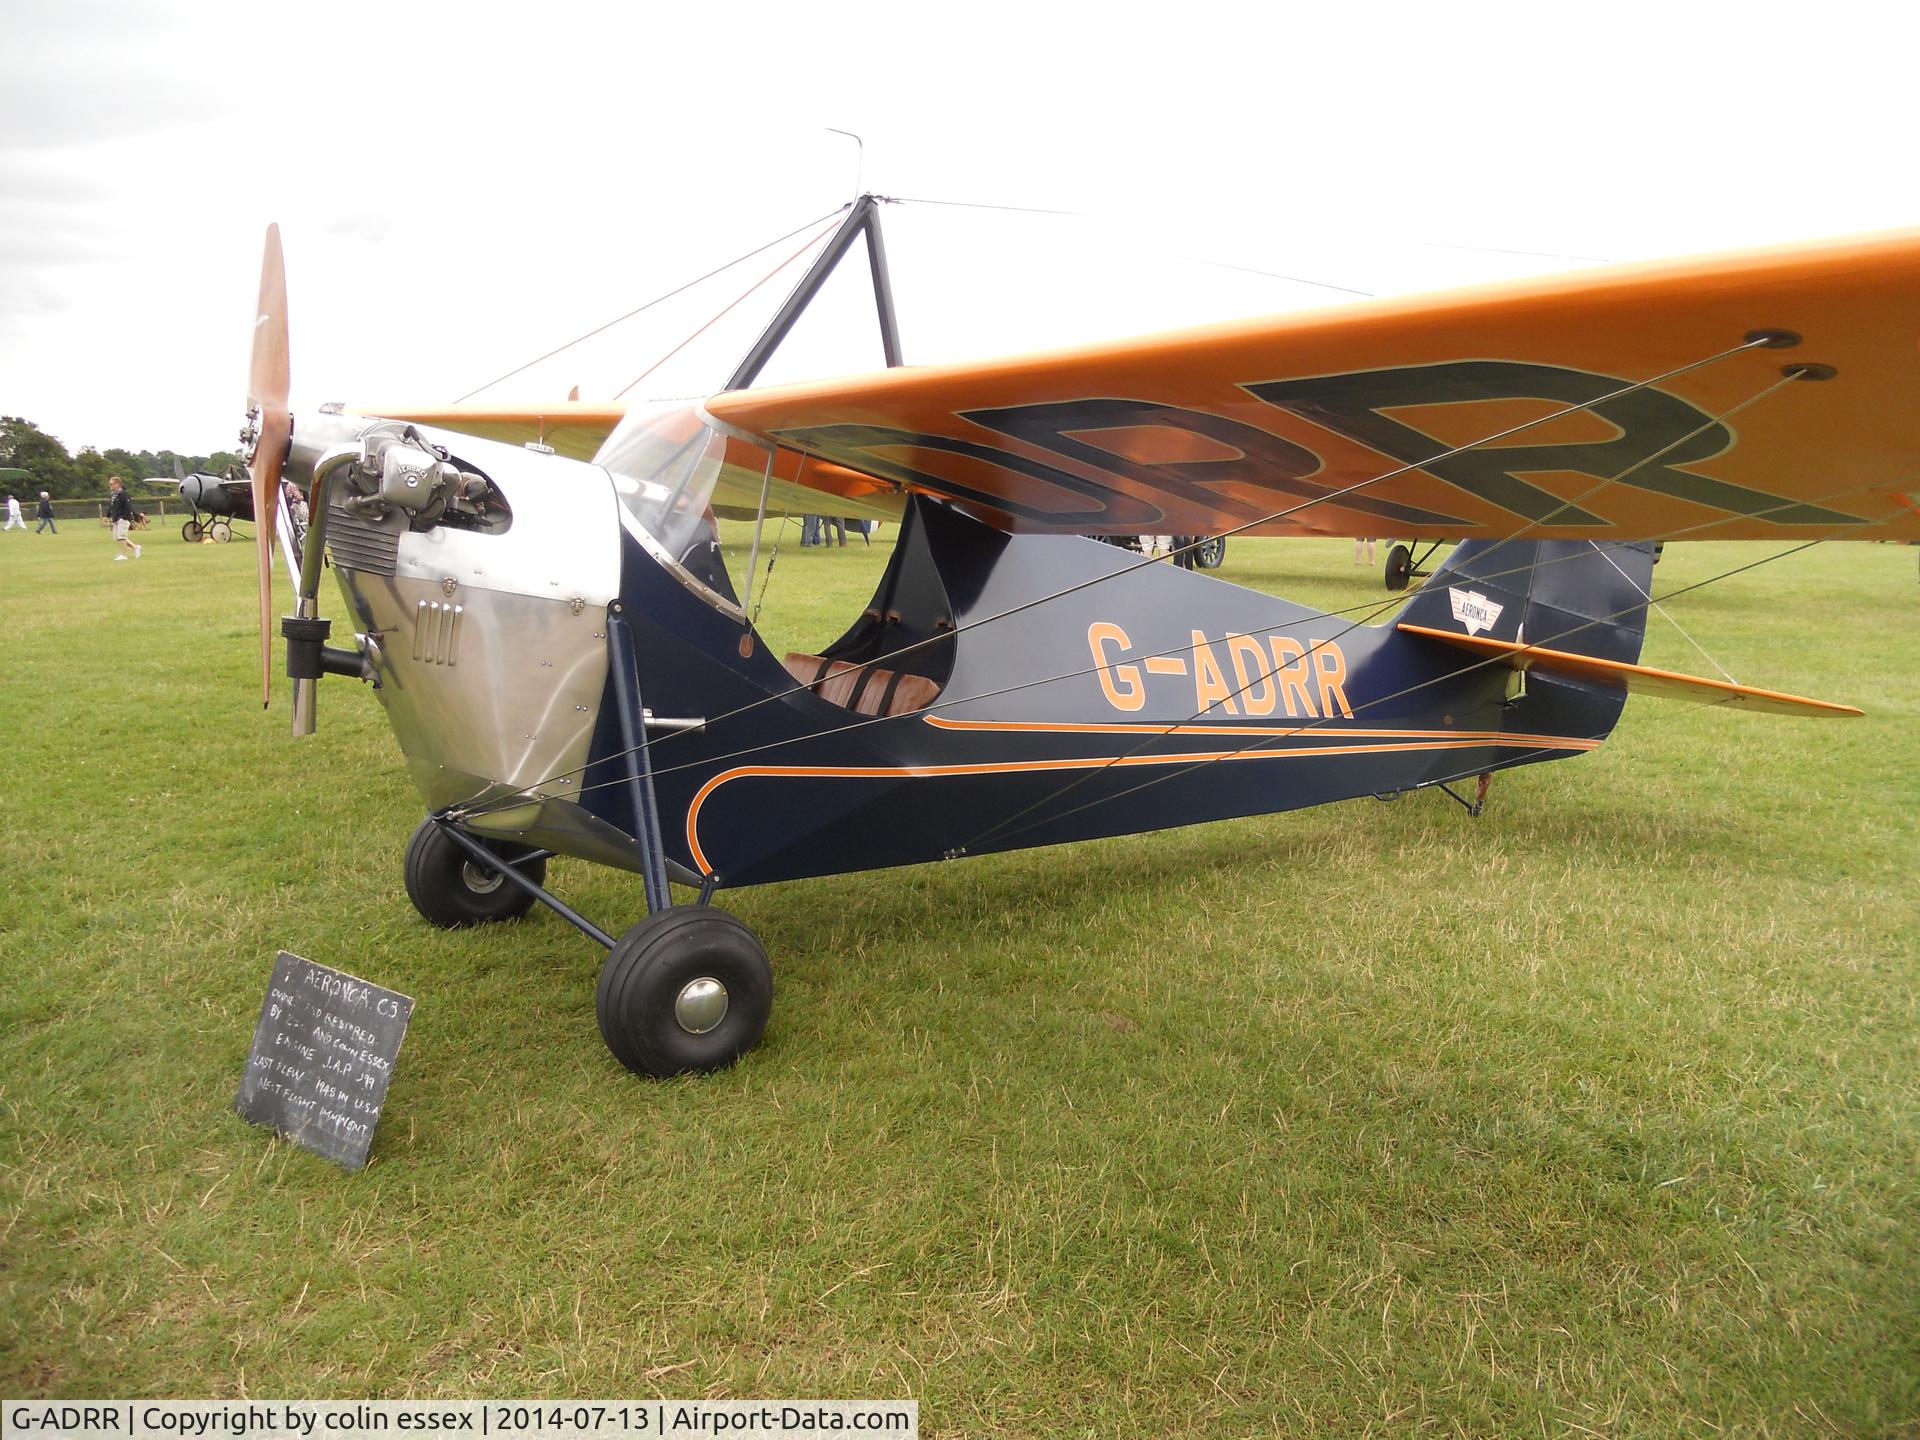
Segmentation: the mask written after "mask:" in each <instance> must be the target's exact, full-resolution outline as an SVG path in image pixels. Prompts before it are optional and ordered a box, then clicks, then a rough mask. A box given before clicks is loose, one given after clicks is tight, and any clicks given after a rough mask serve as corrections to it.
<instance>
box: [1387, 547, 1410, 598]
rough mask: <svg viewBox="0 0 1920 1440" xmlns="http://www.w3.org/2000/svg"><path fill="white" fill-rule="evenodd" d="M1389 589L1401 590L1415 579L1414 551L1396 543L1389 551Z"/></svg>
mask: <svg viewBox="0 0 1920 1440" xmlns="http://www.w3.org/2000/svg"><path fill="white" fill-rule="evenodd" d="M1386 579H1387V589H1389V590H1393V591H1396V592H1397V591H1401V590H1404V589H1406V588H1407V585H1408V584H1409V583H1410V582H1411V581H1412V579H1413V551H1411V550H1409V549H1408V548H1407V547H1406V546H1404V545H1396V546H1394V547H1393V548H1392V549H1391V550H1389V551H1387V575H1386Z"/></svg>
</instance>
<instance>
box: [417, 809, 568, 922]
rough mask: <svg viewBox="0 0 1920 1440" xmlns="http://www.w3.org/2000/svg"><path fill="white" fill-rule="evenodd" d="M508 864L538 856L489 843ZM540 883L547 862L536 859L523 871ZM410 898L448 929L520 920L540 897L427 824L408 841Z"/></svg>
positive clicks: (525, 849)
mask: <svg viewBox="0 0 1920 1440" xmlns="http://www.w3.org/2000/svg"><path fill="white" fill-rule="evenodd" d="M483 843H485V844H486V845H488V846H489V847H491V848H492V849H493V851H494V852H495V853H496V854H498V855H499V856H500V858H501V859H503V860H513V859H515V858H517V857H518V856H521V855H528V854H531V853H532V850H531V847H529V846H526V845H513V844H508V843H505V842H502V841H497V840H488V841H485V842H483ZM519 870H520V873H521V874H522V875H524V876H526V877H527V879H529V880H531V881H533V883H534V884H536V885H543V884H545V883H546V878H547V862H546V861H545V860H544V859H541V860H536V861H534V862H533V863H532V864H531V865H522V866H520V867H519ZM406 878H407V898H408V899H409V900H411V901H413V908H414V909H416V910H418V911H419V912H420V913H421V914H422V915H423V916H425V917H426V918H427V919H428V920H430V921H432V922H433V923H434V924H435V925H438V926H440V927H441V928H442V929H443V930H457V929H459V928H460V927H461V926H463V925H484V924H486V923H487V922H488V921H490V920H517V919H519V918H520V917H521V916H522V915H524V914H526V913H527V912H528V911H529V910H531V909H532V908H533V906H534V903H535V902H534V898H533V896H531V895H529V894H528V893H527V892H526V891H524V890H522V889H521V888H520V887H519V886H518V885H515V884H514V883H513V882H512V881H510V880H508V879H507V878H506V876H504V875H502V874H501V873H500V872H499V871H498V870H489V869H488V868H487V867H486V866H484V865H482V864H480V863H479V862H478V861H477V860H475V859H474V858H473V857H472V856H471V855H469V854H468V853H467V852H466V851H465V850H463V849H461V848H460V846H459V845H457V844H455V843H454V842H453V841H452V840H450V839H448V838H447V836H446V835H445V834H443V833H442V832H441V829H440V827H439V826H438V825H436V824H434V823H433V822H432V821H431V820H422V821H421V822H420V828H419V829H418V830H415V831H414V832H413V838H412V839H411V840H409V841H408V842H407V864H406Z"/></svg>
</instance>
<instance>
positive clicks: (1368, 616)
mask: <svg viewBox="0 0 1920 1440" xmlns="http://www.w3.org/2000/svg"><path fill="white" fill-rule="evenodd" d="M1916 478H1920V477H1916ZM1901 483H1904V482H1901ZM1881 488H1883V487H1882V486H1881V485H1880V484H1878V483H1876V484H1872V485H1864V486H1855V487H1852V488H1849V489H1847V490H1836V491H1834V492H1832V493H1830V494H1827V495H1821V496H1818V497H1815V498H1813V499H1811V500H1804V499H1796V500H1791V501H1786V502H1783V503H1782V504H1780V505H1778V506H1774V507H1770V508H1769V509H1766V510H1761V511H1757V512H1755V513H1754V514H1752V515H1750V516H1745V517H1742V518H1746V519H1756V520H1758V519H1765V518H1766V517H1767V516H1768V515H1770V514H1774V513H1777V512H1778V511H1781V510H1791V509H1797V508H1799V507H1800V506H1802V505H1806V504H1814V505H1830V504H1835V503H1838V502H1840V501H1843V500H1848V499H1851V498H1853V497H1855V496H1858V495H1864V494H1869V493H1873V492H1876V491H1878V490H1880V489H1881ZM1728 518H1729V517H1727V516H1724V515H1723V516H1719V517H1716V518H1714V519H1712V520H1705V521H1701V522H1699V523H1697V524H1694V525H1689V526H1684V527H1682V528H1681V529H1678V530H1673V531H1669V532H1668V533H1666V534H1665V535H1663V536H1661V537H1659V538H1660V539H1662V540H1665V541H1675V540H1682V539H1687V538H1689V537H1695V538H1710V537H1705V536H1703V535H1702V532H1707V531H1712V530H1715V529H1718V528H1720V527H1721V526H1723V525H1725V524H1727V523H1728ZM1862 528H1863V527H1861V526H1854V525H1849V526H1844V527H1836V528H1835V529H1834V530H1833V531H1832V532H1830V533H1829V534H1827V535H1824V536H1822V537H1820V538H1819V539H1818V540H1816V541H1814V542H1812V543H1815V544H1818V543H1824V542H1825V541H1827V540H1831V539H1834V538H1837V537H1838V536H1840V535H1843V534H1853V535H1858V533H1859V532H1860V530H1861V529H1862ZM1864 528H1871V526H1867V527H1864ZM1590 543H1592V545H1593V547H1594V549H1595V550H1596V551H1599V552H1600V553H1602V554H1605V553H1606V552H1607V551H1609V550H1614V549H1621V548H1624V547H1625V546H1627V545H1630V544H1636V543H1641V542H1634V541H1608V542H1605V543H1604V544H1603V543H1602V542H1599V541H1593V542H1590ZM1800 548H1803V549H1804V548H1806V547H1804V546H1802V547H1800ZM1487 553H1488V554H1491V553H1492V551H1491V550H1489V551H1488V552H1487ZM1581 553H1584V552H1569V553H1568V554H1566V555H1563V556H1560V557H1557V558H1554V559H1549V560H1545V561H1541V562H1539V563H1537V564H1535V563H1528V564H1524V565H1515V566H1511V567H1509V568H1508V569H1506V570H1495V571H1486V572H1481V573H1480V574H1478V575H1477V576H1476V577H1475V578H1476V579H1477V580H1482V581H1492V580H1500V579H1505V578H1508V577H1510V576H1514V575H1521V574H1525V573H1526V572H1528V571H1529V570H1531V571H1534V572H1536V573H1537V572H1538V571H1540V570H1544V569H1546V568H1547V567H1548V566H1550V565H1556V564H1563V563H1565V562H1566V561H1568V560H1572V559H1575V558H1578V556H1579V554H1581ZM1788 553H1792V552H1788ZM1155 563H1158V562H1155ZM1756 563H1764V562H1756ZM1741 568H1743V569H1750V568H1753V567H1752V566H1745V567H1741ZM1737 573H1739V572H1738V571H1737V570H1734V571H1728V572H1726V574H1727V575H1732V574H1737ZM1724 578H1726V576H1725V575H1723V576H1715V577H1712V578H1711V579H1710V580H1707V581H1701V582H1699V583H1698V584H1696V585H1693V586H1689V587H1688V589H1699V588H1701V587H1702V586H1704V585H1706V584H1710V583H1712V581H1713V580H1718V579H1724ZM1673 593H1674V594H1679V593H1684V592H1680V591H1676V592H1673ZM1647 598H1648V600H1649V602H1650V603H1651V602H1652V601H1653V597H1651V596H1648V597H1647ZM1661 598H1671V596H1666V597H1661ZM1403 603H1405V597H1401V596H1393V597H1390V598H1388V599H1386V600H1384V601H1379V600H1367V601H1363V602H1361V603H1360V604H1357V605H1351V606H1347V607H1344V608H1342V609H1340V610H1333V611H1314V612H1311V613H1308V614H1305V615H1301V616H1297V617H1294V618H1292V619H1289V620H1284V621H1280V622H1278V623H1276V624H1273V625H1268V626H1264V627H1262V628H1260V629H1258V630H1251V631H1248V632H1247V633H1248V634H1249V635H1250V636H1259V637H1265V636H1270V635H1276V634H1282V633H1284V632H1286V631H1289V630H1293V629H1296V628H1299V627H1300V626H1303V625H1307V624H1311V623H1313V622H1315V621H1318V620H1325V619H1337V618H1341V617H1344V616H1348V615H1361V616H1362V619H1361V621H1360V622H1359V623H1361V624H1365V623H1368V622H1369V621H1371V620H1372V619H1374V618H1376V617H1377V616H1379V615H1381V614H1384V613H1385V612H1386V611H1388V610H1391V609H1393V608H1394V607H1395V606H1398V605H1400V604H1403ZM1353 628H1355V627H1353V626H1348V627H1347V628H1346V629H1345V630H1343V631H1341V632H1340V633H1341V634H1346V633H1349V632H1350V631H1351V630H1352V629H1353ZM1537 643H1538V642H1536V644H1537ZM1195 648H1196V647H1195V646H1194V645H1185V646H1173V647H1170V648H1168V649H1165V650H1161V651H1157V652H1156V654H1158V655H1164V656H1172V655H1181V654H1191V653H1192V652H1193V650H1194V649H1195ZM1529 648H1533V647H1531V646H1530V647H1529ZM1306 653H1308V654H1311V653H1312V652H1311V651H1310V650H1309V651H1308V652H1306ZM883 658H887V657H883ZM1473 668H1476V666H1475V665H1466V666H1463V667H1461V669H1459V670H1456V671H1454V672H1451V673H1452V674H1461V673H1465V672H1466V671H1467V670H1471V669H1473ZM1096 670H1097V667H1094V666H1088V667H1086V668H1084V669H1080V670H1072V671H1064V672H1062V673H1060V674H1058V675H1048V676H1043V677H1041V678H1040V679H1037V680H1024V681H1021V682H1019V683H1017V684H1013V685H1007V686H1003V687H1001V688H999V689H997V690H984V691H979V692H977V693H975V694H971V695H960V696H951V697H942V698H940V699H938V700H936V701H935V702H934V703H933V704H931V705H929V706H927V707H926V709H925V710H923V711H919V712H916V713H917V714H933V713H938V712H940V711H943V710H950V709H957V708H958V707H960V706H962V705H973V704H978V703H979V702H980V701H982V700H993V699H998V698H1000V697H1002V696H1006V695H1012V694H1017V693H1019V692H1021V691H1025V690H1032V689H1037V688H1039V687H1041V686H1045V685H1055V684H1060V683H1062V682H1064V681H1068V680H1077V679H1084V678H1085V677H1087V676H1089V675H1093V674H1095V673H1096ZM1443 678H1447V677H1443ZM795 688H796V689H798V688H805V687H795ZM1414 688H1418V687H1414ZM785 693H792V692H785ZM1237 693H1239V692H1236V694H1237ZM1398 698H1402V697H1401V696H1400V695H1395V696H1388V697H1381V699H1382V700H1383V701H1384V700H1385V699H1398ZM1374 703H1378V702H1373V701H1369V702H1367V704H1368V705H1369V706H1371V705H1372V704H1374ZM897 718H898V717H896V716H888V715H877V716H863V717H861V718H859V719H857V720H850V721H848V722H847V723H845V724H843V725H837V726H834V727H832V728H831V729H827V730H819V731H813V732H810V733H809V734H808V735H807V736H805V737H804V738H805V739H806V740H808V741H815V740H822V739H826V738H828V737H831V736H835V735H842V734H846V733H848V732H850V731H855V730H863V729H865V728H866V727H868V726H870V725H882V724H886V723H887V722H889V721H891V720H894V719H897ZM1318 723H1320V722H1316V726H1317V724H1318ZM1309 728H1316V727H1310V726H1299V727H1295V729H1293V730H1290V731H1288V732H1287V734H1296V733H1299V732H1300V731H1302V730H1305V729H1309ZM676 733H677V732H676ZM670 738H672V737H671V735H669V736H662V737H661V739H662V740H664V739H670ZM1270 738H1272V739H1284V738H1286V735H1277V736H1273V737H1270ZM659 743H660V741H658V740H650V741H647V742H645V743H644V744H643V745H640V746H635V747H633V749H634V750H639V749H647V750H649V751H651V750H653V749H655V748H657V747H658V745H659ZM794 743H795V741H794V740H793V739H792V738H784V739H779V740H771V741H767V742H766V743H764V744H760V745H750V746H743V747H741V748H739V749H737V750H732V751H728V752H726V753H724V754H721V755H714V756H704V757H702V758H701V759H699V760H690V761H685V762H683V763H681V764H678V765H665V766H657V767H655V768H654V770H653V773H654V775H655V776H656V777H659V776H663V775H672V774H676V773H678V772H680V771H683V770H691V769H696V768H702V767H707V766H718V765H725V764H729V763H731V762H733V761H736V760H740V759H744V758H746V757H747V756H751V755H758V754H764V753H766V752H767V751H770V750H781V749H785V748H787V747H789V746H791V745H793V744H794ZM630 753H632V751H619V752H616V753H614V754H612V755H609V756H606V757H604V759H605V760H607V761H614V760H620V759H623V758H625V756H626V755H628V754H630ZM592 763H596V764H597V763H601V762H599V761H596V762H592ZM590 768H591V765H582V766H578V767H576V768H575V769H572V770H567V771H561V772H557V773H555V774H553V775H550V776H548V777H546V778H545V779H543V780H539V781H536V782H534V783H533V784H530V785H527V786H523V787H521V788H519V789H516V790H514V791H512V792H511V793H509V794H505V795H500V796H495V797H493V798H492V799H491V800H487V801H476V802H469V803H468V804H467V805H465V806H461V807H456V809H455V810H454V811H452V812H450V813H451V814H452V816H453V818H456V819H458V818H463V817H473V816H479V815H484V814H488V813H490V812H492V811H494V810H498V809H503V808H510V807H511V806H513V805H516V804H521V803H524V801H525V799H526V797H528V796H529V795H532V794H534V792H536V791H537V790H538V789H539V788H540V787H541V786H543V785H550V784H553V783H554V782H555V781H557V780H562V779H568V778H571V777H574V776H578V775H581V774H584V773H585V771H586V770H588V769H590ZM625 783H626V781H625V780H624V779H621V780H617V781H605V782H602V784H600V785H592V786H587V787H585V789H583V790H581V791H577V792H575V794H584V793H586V790H595V789H603V788H606V786H608V785H614V784H625Z"/></svg>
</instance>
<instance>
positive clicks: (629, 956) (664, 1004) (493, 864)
mask: <svg viewBox="0 0 1920 1440" xmlns="http://www.w3.org/2000/svg"><path fill="white" fill-rule="evenodd" d="M607 644H608V649H609V652H610V653H609V655H608V660H609V664H610V668H611V679H612V682H613V692H614V694H613V703H614V704H615V706H616V707H617V709H618V712H619V719H620V729H621V741H622V744H623V746H624V749H623V752H622V755H621V756H620V757H618V758H621V759H624V761H625V768H626V772H627V775H626V781H627V786H628V790H629V793H630V795H631V797H632V800H633V809H634V828H635V829H636V830H638V831H639V834H638V836H637V837H636V838H635V840H634V851H635V858H636V859H637V860H638V861H639V869H640V872H641V875H642V876H643V877H644V879H645V882H646V887H645V888H646V896H647V910H648V914H647V918H646V919H644V920H642V921H641V922H640V923H639V924H638V925H635V926H633V927H632V928H631V929H630V930H628V931H627V932H626V933H625V934H624V935H622V936H620V938H619V939H617V940H616V939H615V938H614V937H613V936H612V935H610V934H608V933H607V932H606V931H605V930H602V929H601V928H600V927H599V926H597V925H595V924H594V923H593V922H592V921H591V920H588V919H587V918H586V917H585V916H583V915H581V914H579V913H578V912H577V911H575V910H573V909H572V908H571V907H569V906H568V905H567V904H566V903H565V902H564V901H562V900H561V899H560V898H559V897H558V896H556V895H554V894H552V893H551V892H550V891H548V890H547V889H546V888H545V884H544V882H545V880H546V873H547V857H548V856H549V855H551V854H552V853H553V852H551V851H548V850H534V849H531V848H530V847H528V846H525V845H514V844H511V843H509V842H506V841H501V840H497V839H494V838H493V837H492V836H487V837H485V838H484V839H483V838H482V837H480V836H477V835H474V834H472V833H470V832H468V831H467V830H465V829H464V828H462V826H461V823H460V822H461V815H460V812H459V811H458V810H457V809H456V810H452V811H448V812H446V813H443V814H435V815H429V816H428V817H427V818H426V820H424V821H423V822H422V823H421V825H420V828H419V829H418V830H416V831H414V832H413V839H412V841H410V842H409V843H408V845H407V865H406V875H407V894H408V896H409V897H410V898H411V899H412V900H413V904H414V908H415V909H417V910H418V911H419V912H420V913H421V914H422V915H424V916H425V917H426V918H427V919H428V920H430V921H432V922H433V923H434V924H436V925H440V926H445V927H447V928H454V927H457V926H462V925H478V924H484V923H486V922H489V921H494V920H510V919H516V918H518V917H519V916H522V915H525V914H526V913H527V912H528V911H529V910H531V909H532V908H533V907H534V905H535V904H540V905H545V906H546V907H547V908H548V909H549V910H552V911H553V912H554V913H555V914H556V915H558V916H559V917H560V918H561V919H562V920H565V921H566V922H567V923H568V924H569V925H572V926H573V927H574V928H575V929H576V930H578V931H580V932H581V933H582V934H583V935H585V936H587V937H588V938H589V939H590V940H592V941H593V942H594V943H595V944H597V945H599V946H600V947H601V948H603V949H604V950H605V951H606V952H607V958H606V963H605V964H604V965H603V966H602V967H601V970H600V984H599V986H598V987H597V989H596V990H595V992H594V997H593V1008H594V1014H595V1016H596V1018H597V1019H598V1020H599V1022H600V1034H601V1037H602V1038H603V1039H604V1040H605V1041H606V1042H607V1048H608V1049H609V1050H611V1051H612V1052H613V1056H614V1058H615V1059H616V1060H618V1061H619V1062H620V1063H621V1064H622V1065H624V1066H626V1067H627V1068H628V1069H629V1070H632V1071H634V1072H635V1073H637V1074H641V1075H656V1076H667V1075H682V1074H686V1073H688V1072H690V1071H694V1072H700V1071H709V1070H719V1069H721V1068H723V1067H724V1066H727V1065H731V1064H732V1063H733V1062H734V1061H735V1060H738V1059H739V1058H740V1057H741V1056H742V1055H744V1054H746V1052H747V1051H749V1050H751V1049H752V1048H753V1047H754V1046H755V1045H756V1044H758V1043H759V1041H760V1037H761V1035H762V1034H763V1033H765V1031H766V1028H767V1017H768V1016H769V1015H770V1014H771V1013H772V1010H773V967H772V966H771V965H770V964H769V963H768V961H767V952H766V951H765V950H764V949H763V948H761V945H760V942H759V941H758V940H756V939H755V938H754V935H753V932H752V931H751V930H749V929H748V928H747V927H746V925H745V924H743V923H742V922H741V921H740V920H738V919H736V918H735V917H734V916H732V915H729V914H728V913H727V912H726V911H724V910H716V909H715V908H713V906H712V905H710V904H708V903H707V902H708V901H709V900H710V899H711V898H712V895H713V891H714V887H715V886H716V884H717V883H718V881H719V877H718V876H717V875H696V874H694V873H693V872H691V871H689V870H687V869H686V868H685V867H683V866H681V865H678V864H676V863H675V862H674V861H673V860H672V859H671V858H669V857H668V855H667V854H666V850H665V847H664V846H663V845H662V844H661V841H660V818H659V803H658V800H657V799H656V797H655V795H654V789H653V771H652V767H651V766H650V764H649V763H648V757H647V748H646V745H645V743H644V742H643V741H642V739H641V737H642V735H644V733H645V723H646V722H645V717H646V710H645V708H644V707H643V706H642V705H641V702H640V683H639V678H638V676H637V675H636V674H635V673H634V662H633V650H632V641H631V639H630V638H629V632H628V628H627V623H626V619H625V617H624V616H623V615H622V614H621V607H620V605H619V604H618V602H616V603H615V604H613V605H611V606H609V607H608V615H607ZM670 880H671V881H678V882H679V883H681V884H683V885H692V886H697V887H698V888H699V891H700V900H699V903H698V904H694V905H676V904H674V903H673V897H672V894H671V892H670V891H669V890H668V888H667V887H668V882H669V881H670Z"/></svg>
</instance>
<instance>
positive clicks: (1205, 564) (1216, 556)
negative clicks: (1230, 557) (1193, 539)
mask: <svg viewBox="0 0 1920 1440" xmlns="http://www.w3.org/2000/svg"><path fill="white" fill-rule="evenodd" d="M1226 558H1227V537H1226V536H1224V535H1214V536H1211V537H1209V538H1208V539H1205V540H1202V541H1201V542H1200V543H1199V544H1198V545H1197V546H1195V547H1194V551H1193V563H1194V564H1195V565H1197V566H1199V567H1200V568H1201V569H1202V570H1218V569H1219V568H1220V562H1221V561H1222V560H1225V559H1226Z"/></svg>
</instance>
